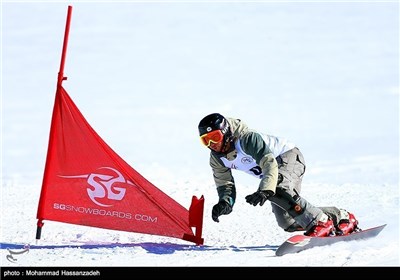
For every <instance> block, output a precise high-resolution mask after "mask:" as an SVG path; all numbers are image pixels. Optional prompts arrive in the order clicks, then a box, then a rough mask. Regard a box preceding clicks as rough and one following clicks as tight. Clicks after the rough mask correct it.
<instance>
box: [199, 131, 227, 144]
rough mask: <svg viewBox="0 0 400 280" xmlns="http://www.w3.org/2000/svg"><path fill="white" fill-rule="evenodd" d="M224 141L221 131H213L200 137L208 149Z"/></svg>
mask: <svg viewBox="0 0 400 280" xmlns="http://www.w3.org/2000/svg"><path fill="white" fill-rule="evenodd" d="M223 139H224V135H223V134H222V131H221V130H213V131H211V132H209V133H206V134H203V135H201V136H200V140H201V142H202V143H203V144H204V145H206V146H207V147H210V145H211V143H214V144H217V143H220V142H222V140H223Z"/></svg>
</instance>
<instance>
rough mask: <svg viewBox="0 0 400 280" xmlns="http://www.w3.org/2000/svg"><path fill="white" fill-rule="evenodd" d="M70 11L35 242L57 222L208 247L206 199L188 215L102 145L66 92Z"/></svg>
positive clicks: (194, 200)
mask: <svg viewBox="0 0 400 280" xmlns="http://www.w3.org/2000/svg"><path fill="white" fill-rule="evenodd" d="M71 9H72V8H71V6H69V9H68V17H67V27H66V33H65V34H66V35H65V38H64V47H63V55H62V59H61V66H60V72H59V76H58V83H57V91H56V97H55V102H54V108H53V115H52V121H51V127H50V137H49V146H48V151H47V158H46V166H45V171H44V176H43V183H42V190H41V194H40V200H39V205H38V212H37V219H38V223H37V225H38V228H37V233H36V238H37V239H40V235H41V229H42V226H43V220H52V221H59V222H64V223H71V224H78V225H85V226H92V227H99V228H106V229H113V230H122V231H130V232H138V233H145V234H152V235H160V236H169V237H174V238H179V239H183V240H187V241H190V242H194V243H196V244H198V245H199V244H203V238H202V237H201V233H202V222H203V208H204V197H203V196H202V197H201V198H200V199H197V198H196V197H193V198H192V203H191V206H190V208H189V210H187V209H186V208H184V207H183V206H182V205H180V204H179V203H177V202H176V201H175V200H174V199H172V198H171V197H169V196H168V195H166V194H165V193H163V192H162V191H161V190H160V189H158V188H157V187H156V186H154V185H153V184H152V183H151V182H149V181H148V180H146V179H145V178H144V177H143V176H142V175H141V174H139V173H138V172H137V171H136V170H135V169H133V168H132V167H131V166H129V165H128V164H127V163H126V162H125V161H124V160H123V159H122V158H121V157H120V156H119V155H118V154H116V153H115V152H114V151H113V150H112V149H111V148H110V147H109V146H108V145H107V144H106V143H105V142H104V140H102V138H101V137H100V136H99V135H98V134H97V133H96V131H95V130H94V129H93V128H92V127H91V126H90V124H89V123H88V122H87V121H86V119H85V118H84V116H83V115H82V113H81V112H80V111H79V109H78V107H77V106H76V105H75V104H74V102H73V100H72V99H71V97H70V96H69V95H68V93H67V92H66V90H65V89H64V88H63V86H62V81H63V80H65V79H66V78H64V77H63V66H64V60H65V53H66V45H67V38H68V33H69V32H68V31H69V21H70V16H71ZM192 227H195V228H196V234H194V233H193V230H192Z"/></svg>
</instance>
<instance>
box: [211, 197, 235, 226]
mask: <svg viewBox="0 0 400 280" xmlns="http://www.w3.org/2000/svg"><path fill="white" fill-rule="evenodd" d="M231 212H232V206H230V205H229V203H228V202H226V201H225V200H221V201H220V202H218V203H217V204H215V205H214V207H213V209H212V214H211V216H212V219H213V220H214V222H217V223H219V219H218V217H219V216H221V215H228V214H229V213H231Z"/></svg>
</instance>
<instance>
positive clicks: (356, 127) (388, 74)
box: [0, 1, 399, 267]
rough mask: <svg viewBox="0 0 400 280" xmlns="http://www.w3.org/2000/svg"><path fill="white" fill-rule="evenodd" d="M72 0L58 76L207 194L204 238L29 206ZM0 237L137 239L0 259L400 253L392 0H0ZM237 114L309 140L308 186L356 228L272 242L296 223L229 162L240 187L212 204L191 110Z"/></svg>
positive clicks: (163, 182)
mask: <svg viewBox="0 0 400 280" xmlns="http://www.w3.org/2000/svg"><path fill="white" fill-rule="evenodd" d="M68 5H72V6H73V11H72V21H71V30H70V35H69V44H68V52H67V57H66V64H65V69H64V75H65V76H66V77H68V79H67V80H66V81H64V82H63V86H64V87H65V89H66V90H67V92H68V93H69V95H70V96H71V97H72V99H73V100H74V102H75V103H76V105H77V106H78V108H79V109H80V110H81V112H82V113H83V115H84V116H85V118H86V119H87V121H88V122H89V123H90V124H91V125H92V127H93V128H94V129H95V130H96V132H97V133H98V134H99V135H100V136H101V137H102V138H103V139H104V140H105V141H106V142H107V143H108V144H109V145H110V146H111V147H112V148H113V150H114V151H115V152H116V153H118V154H119V155H120V156H121V157H122V158H123V159H124V160H125V161H126V162H128V163H129V164H130V165H131V166H132V167H133V168H134V169H136V170H137V171H138V172H139V173H141V174H142V175H143V176H144V177H145V178H146V179H148V180H149V181H150V182H152V183H153V184H154V185H156V186H157V187H158V188H160V189H161V190H162V191H163V192H165V193H166V194H168V195H169V196H171V197H172V198H174V199H175V200H176V201H177V202H179V203H180V204H182V205H183V206H184V207H186V208H188V207H189V205H190V202H191V197H192V196H193V195H196V196H197V197H200V196H201V195H204V197H205V208H204V228H203V238H204V240H205V242H204V245H206V246H205V247H204V248H203V249H199V248H198V249H191V250H190V249H188V247H189V246H188V245H194V244H193V243H189V242H186V241H184V240H180V239H173V238H168V237H163V236H154V235H148V234H138V233H132V232H122V231H113V230H107V229H101V228H92V227H86V226H79V225H71V224H65V223H59V222H52V221H44V222H45V224H44V226H43V230H42V238H41V239H40V240H38V241H37V240H36V239H35V233H36V222H37V220H36V211H37V206H38V199H39V195H40V190H41V183H42V177H43V171H44V165H45V160H46V153H47V145H48V136H49V131H50V121H51V114H52V110H53V103H54V97H55V89H56V81H57V74H58V71H59V65H60V58H61V50H62V43H63V37H64V30H65V21H66V15H67V8H68ZM1 8H2V11H1V13H2V14H1V24H2V34H1V35H2V37H1V40H2V41H1V47H2V54H1V67H2V71H1V83H2V84H1V98H2V100H1V114H2V119H1V125H2V128H1V136H2V137H1V144H2V146H1V160H2V163H1V172H2V173H1V240H0V241H1V242H15V243H23V244H39V245H40V244H52V245H55V244H85V243H93V242H94V243H96V242H99V243H104V242H120V243H133V244H136V245H137V246H133V247H128V248H123V247H117V248H110V249H107V248H101V249H79V248H78V249H76V248H75V249H74V248H65V249H37V250H30V251H29V252H28V253H25V254H21V255H18V256H15V257H16V258H17V261H16V262H11V261H9V260H8V259H7V258H6V256H7V254H9V252H8V251H7V250H5V249H4V248H3V249H2V250H0V251H1V255H0V260H1V261H0V263H1V266H4V267H7V266H49V267H51V266H66V267H68V266H82V267H93V266H99V267H100V266H111V267H116V266H123V267H139V266H146V267H148V266H158V267H163V266H165V267H179V266H185V267H190V266H196V267H199V266H201V267H209V266H212V267H214V266H222V267H247V266H251V267H253V266H254V267H256V266H257V267H258V266H261V267H269V266H280V267H282V266H311V267H312V266H324V267H326V266H339V267H340V266H379V267H381V266H384V267H388V266H399V2H398V1H385V2H378V1H368V2H363V1H355V2H332V1H331V2H312V1H311V2H310V1H308V2H301V1H297V2H295V1H293V2H292V1H285V2H260V1H258V2H250V1H249V2H246V1H236V2H229V1H226V2H221V1H215V2H212V1H207V2H200V1H191V2H185V1H175V2H171V1H165V2H164V1H154V2H151V1H141V2H116V1H115V2H113V1H110V2H95V1H86V2H83V3H80V2H79V1H77V2H74V1H59V2H56V3H55V2H50V1H49V2H33V1H31V2H29V1H28V2H27V1H24V2H20V3H18V2H15V1H2V4H1ZM213 112H220V113H222V114H224V115H226V116H232V117H237V118H240V119H242V120H243V121H245V122H246V123H247V124H248V125H249V126H250V127H251V128H255V129H258V130H260V131H263V132H266V133H270V134H274V135H279V136H283V137H286V138H288V139H290V140H292V141H293V142H295V143H296V144H297V145H298V147H299V148H300V149H301V151H302V152H303V154H304V156H305V160H306V163H307V171H306V175H305V177H304V181H303V187H302V195H303V196H304V197H305V198H306V199H307V200H309V201H310V202H311V203H313V204H315V205H318V206H337V207H340V208H345V209H347V210H349V211H351V212H353V213H354V214H355V216H356V217H357V218H358V219H359V222H360V227H361V228H368V227H373V226H377V225H380V224H387V226H386V228H385V229H384V230H383V231H382V232H381V234H380V235H379V236H378V237H376V238H374V239H368V240H363V241H351V242H340V243H337V244H335V245H331V246H326V247H318V248H314V249H310V250H307V251H303V252H301V253H298V254H290V255H285V256H282V257H275V250H276V248H277V246H278V245H279V244H280V243H282V242H283V241H284V240H285V239H287V238H288V237H290V236H291V235H293V234H292V233H287V232H284V231H283V230H282V229H280V228H279V227H278V225H277V223H276V221H275V218H274V216H273V214H272V213H271V207H270V205H269V204H268V203H266V204H265V205H264V206H263V207H253V206H250V205H249V204H247V203H246V201H245V199H244V197H245V196H246V195H247V194H251V193H253V192H254V191H256V189H257V187H258V180H255V179H253V178H250V177H249V176H248V175H245V174H241V173H240V172H234V176H235V179H236V184H237V202H236V205H235V207H234V210H233V212H232V213H231V214H230V215H227V216H222V217H221V219H220V223H215V222H213V221H212V219H211V208H212V206H213V205H214V204H215V203H216V202H217V200H218V197H217V192H216V189H215V185H214V183H213V178H212V174H211V170H210V167H209V165H208V157H209V152H208V150H207V148H205V147H204V146H202V145H201V143H200V141H199V138H198V132H197V124H198V122H199V121H200V119H201V118H202V117H204V116H205V115H206V114H209V113H213Z"/></svg>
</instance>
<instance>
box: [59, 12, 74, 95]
mask: <svg viewBox="0 0 400 280" xmlns="http://www.w3.org/2000/svg"><path fill="white" fill-rule="evenodd" d="M71 14H72V6H68V14H67V22H66V24H65V33H64V44H63V49H62V54H61V63H60V71H59V72H58V80H57V89H58V87H59V86H61V84H62V81H64V80H66V79H67V78H66V77H64V65H65V57H66V56H67V46H68V36H69V27H70V23H71Z"/></svg>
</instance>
